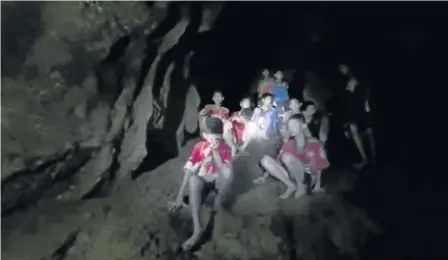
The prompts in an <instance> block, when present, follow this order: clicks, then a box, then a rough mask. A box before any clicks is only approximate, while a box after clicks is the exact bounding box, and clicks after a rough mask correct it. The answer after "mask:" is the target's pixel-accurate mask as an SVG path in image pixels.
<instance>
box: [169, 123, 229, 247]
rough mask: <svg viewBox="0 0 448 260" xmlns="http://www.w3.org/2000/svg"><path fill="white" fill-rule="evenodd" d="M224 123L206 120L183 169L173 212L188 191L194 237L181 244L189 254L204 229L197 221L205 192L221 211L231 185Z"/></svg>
mask: <svg viewBox="0 0 448 260" xmlns="http://www.w3.org/2000/svg"><path fill="white" fill-rule="evenodd" d="M222 133H223V123H222V121H221V120H220V119H218V118H215V117H208V118H206V119H205V122H204V132H203V137H204V139H205V140H202V141H199V142H198V143H197V144H196V145H195V146H194V148H193V150H192V152H191V155H190V158H189V159H188V161H187V163H186V165H185V167H184V177H183V181H182V184H181V187H180V189H179V192H178V195H177V197H176V201H175V202H174V203H173V204H174V205H173V207H172V209H171V210H172V211H174V210H177V209H178V208H180V207H181V206H182V204H183V203H182V200H183V195H184V192H185V189H186V188H187V185H188V188H189V204H190V206H191V215H192V219H193V235H192V236H191V237H190V238H189V239H188V240H187V241H186V242H185V243H184V244H183V249H184V250H185V251H188V250H189V249H191V247H193V246H194V245H195V244H196V243H197V242H198V240H199V239H200V237H201V235H202V233H203V226H202V225H201V222H200V219H199V212H200V207H201V204H202V201H201V200H202V197H203V195H204V192H208V191H211V190H215V191H217V196H216V197H215V209H216V208H219V207H220V204H221V202H222V199H223V196H225V192H226V191H227V188H228V184H229V183H230V181H231V178H232V174H233V172H232V171H233V170H232V154H231V150H230V147H229V146H228V145H227V144H226V143H225V142H224V141H223V140H222Z"/></svg>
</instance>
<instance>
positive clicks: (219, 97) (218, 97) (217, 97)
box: [212, 92, 224, 104]
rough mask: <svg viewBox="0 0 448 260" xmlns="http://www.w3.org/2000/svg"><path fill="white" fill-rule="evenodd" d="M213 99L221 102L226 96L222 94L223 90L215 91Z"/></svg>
mask: <svg viewBox="0 0 448 260" xmlns="http://www.w3.org/2000/svg"><path fill="white" fill-rule="evenodd" d="M212 100H213V102H215V104H221V103H222V101H224V96H223V95H222V93H221V92H215V93H214V94H213V97H212Z"/></svg>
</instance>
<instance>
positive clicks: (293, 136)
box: [254, 115, 329, 199]
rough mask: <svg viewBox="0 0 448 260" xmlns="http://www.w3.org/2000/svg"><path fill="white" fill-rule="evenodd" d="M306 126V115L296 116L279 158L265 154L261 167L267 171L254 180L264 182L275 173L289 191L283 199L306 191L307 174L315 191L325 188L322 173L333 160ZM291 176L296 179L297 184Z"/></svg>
mask: <svg viewBox="0 0 448 260" xmlns="http://www.w3.org/2000/svg"><path fill="white" fill-rule="evenodd" d="M303 129H304V118H303V116H302V115H294V116H292V117H291V118H290V119H289V121H288V131H289V134H290V138H288V140H286V141H285V142H284V143H283V146H282V149H281V150H280V153H279V156H278V158H277V159H274V158H272V157H270V156H267V155H265V156H263V158H262V159H261V166H262V167H263V168H264V170H265V173H264V174H263V176H261V177H259V178H257V179H256V180H254V183H257V184H258V183H262V182H264V181H265V179H266V178H267V177H268V176H269V175H271V176H273V177H274V178H276V179H278V180H280V181H281V182H283V184H285V185H286V191H285V192H284V193H283V194H281V195H280V198H281V199H286V198H289V197H290V196H291V194H292V193H294V192H295V197H296V198H299V197H300V196H302V195H303V194H305V193H306V186H305V184H304V182H305V174H311V177H312V183H313V184H314V190H313V191H323V189H322V187H321V173H322V170H324V169H326V168H327V167H328V166H329V162H328V160H327V157H326V153H325V150H324V148H323V147H322V145H321V143H320V142H319V141H318V140H317V139H314V138H307V137H306V136H305V133H304V131H303ZM291 179H295V184H294V182H293V181H292V180H291Z"/></svg>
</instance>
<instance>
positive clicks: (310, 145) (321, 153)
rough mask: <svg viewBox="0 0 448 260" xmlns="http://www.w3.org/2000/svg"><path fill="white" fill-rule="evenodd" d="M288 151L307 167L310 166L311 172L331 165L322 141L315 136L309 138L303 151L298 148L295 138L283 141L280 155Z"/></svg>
mask: <svg viewBox="0 0 448 260" xmlns="http://www.w3.org/2000/svg"><path fill="white" fill-rule="evenodd" d="M286 153H288V154H290V155H292V156H294V157H296V158H297V159H298V160H299V161H300V162H302V163H303V165H304V166H305V167H306V168H310V169H311V173H317V172H320V171H322V170H324V169H326V168H328V166H330V163H329V162H328V159H327V154H326V152H325V150H324V148H323V147H322V144H321V142H320V141H318V140H317V139H314V138H310V139H308V140H307V143H306V145H305V148H304V149H303V151H301V152H298V151H297V150H296V145H295V140H294V139H293V138H291V139H288V140H287V141H286V142H284V143H283V146H282V149H281V151H280V155H279V156H282V155H283V154H286Z"/></svg>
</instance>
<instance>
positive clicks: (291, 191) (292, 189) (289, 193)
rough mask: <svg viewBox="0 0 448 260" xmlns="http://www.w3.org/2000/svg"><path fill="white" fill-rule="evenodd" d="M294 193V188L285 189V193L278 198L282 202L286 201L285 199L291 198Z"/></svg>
mask: <svg viewBox="0 0 448 260" xmlns="http://www.w3.org/2000/svg"><path fill="white" fill-rule="evenodd" d="M294 191H296V187H295V186H291V187H287V188H286V191H285V192H284V193H283V194H281V195H280V196H278V197H279V198H280V199H282V200H284V199H287V198H289V197H291V195H292V194H293V193H294Z"/></svg>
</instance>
